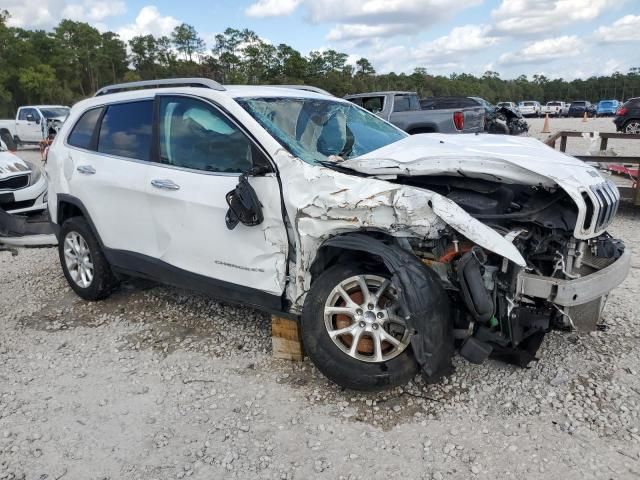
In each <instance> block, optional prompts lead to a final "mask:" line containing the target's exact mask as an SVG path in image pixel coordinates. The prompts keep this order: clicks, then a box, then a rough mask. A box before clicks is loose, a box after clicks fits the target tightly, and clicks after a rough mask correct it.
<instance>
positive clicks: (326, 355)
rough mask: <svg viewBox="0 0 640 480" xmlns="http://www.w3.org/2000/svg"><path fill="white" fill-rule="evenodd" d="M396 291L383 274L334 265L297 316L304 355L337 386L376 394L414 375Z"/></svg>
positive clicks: (372, 270) (321, 279) (386, 273)
mask: <svg viewBox="0 0 640 480" xmlns="http://www.w3.org/2000/svg"><path fill="white" fill-rule="evenodd" d="M400 311H401V305H400V304H399V299H398V296H397V293H396V289H395V287H394V285H393V284H392V282H391V280H390V279H389V274H388V272H386V271H384V270H383V269H379V270H376V269H367V268H364V267H362V266H358V265H350V264H347V265H341V264H340V265H335V266H333V267H331V268H329V269H328V270H326V271H325V272H323V273H322V274H321V275H320V276H319V277H318V279H317V280H316V281H315V282H314V283H313V285H312V286H311V290H310V291H309V293H308V294H307V297H306V300H305V303H304V308H303V311H302V320H301V323H302V339H303V342H304V347H305V352H306V353H307V354H308V355H309V357H310V358H311V360H312V361H313V362H314V364H315V365H316V367H318V369H319V370H320V371H321V372H322V373H323V374H324V375H326V376H327V377H328V378H329V379H330V380H332V381H333V382H335V383H337V384H338V385H340V386H342V387H345V388H350V389H354V390H363V391H376V390H383V389H386V388H390V387H394V386H397V385H401V384H404V383H406V382H407V381H409V380H410V379H411V378H412V377H413V376H414V375H415V374H416V373H417V370H418V364H417V363H416V361H415V359H414V358H413V354H412V352H411V345H410V337H411V335H410V331H409V329H408V328H407V326H406V324H405V322H404V319H403V317H402V316H401V314H400Z"/></svg>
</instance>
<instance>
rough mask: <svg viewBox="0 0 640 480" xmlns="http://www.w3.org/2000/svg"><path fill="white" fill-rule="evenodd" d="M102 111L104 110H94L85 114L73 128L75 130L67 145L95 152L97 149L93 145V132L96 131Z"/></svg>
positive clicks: (70, 135) (72, 131)
mask: <svg viewBox="0 0 640 480" xmlns="http://www.w3.org/2000/svg"><path fill="white" fill-rule="evenodd" d="M102 110H103V109H102V108H93V109H91V110H87V111H86V112H84V113H83V114H82V116H81V117H80V119H79V120H78V121H77V122H76V124H75V125H74V126H73V130H71V133H70V134H69V137H68V138H67V143H68V144H69V145H72V146H74V147H78V148H86V149H88V150H94V149H95V147H94V145H93V144H92V140H93V132H94V131H95V128H96V123H98V119H99V118H100V114H101V113H102Z"/></svg>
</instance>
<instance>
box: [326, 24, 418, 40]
mask: <svg viewBox="0 0 640 480" xmlns="http://www.w3.org/2000/svg"><path fill="white" fill-rule="evenodd" d="M416 30H417V26H416V25H403V24H398V25H365V24H350V23H341V24H339V25H336V26H335V27H334V28H332V29H331V31H330V32H329V33H328V34H327V37H326V38H327V40H330V41H340V40H362V39H370V38H381V37H393V36H395V35H400V34H409V33H415V31H416Z"/></svg>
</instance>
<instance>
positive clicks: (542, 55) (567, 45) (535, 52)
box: [499, 35, 584, 65]
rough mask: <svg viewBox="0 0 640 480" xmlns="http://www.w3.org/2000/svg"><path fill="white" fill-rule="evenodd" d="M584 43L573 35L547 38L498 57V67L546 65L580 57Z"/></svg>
mask: <svg viewBox="0 0 640 480" xmlns="http://www.w3.org/2000/svg"><path fill="white" fill-rule="evenodd" d="M583 48H584V42H583V41H581V40H580V39H579V38H578V37H577V36H575V35H563V36H562V37H555V38H547V39H545V40H540V41H538V42H531V43H529V44H527V46H525V47H524V48H523V49H522V50H519V51H517V52H511V53H505V54H503V55H501V56H500V59H499V63H500V65H509V64H511V65H519V64H526V63H546V62H550V61H552V60H556V59H558V58H565V57H575V56H577V55H580V54H581V53H582V51H583Z"/></svg>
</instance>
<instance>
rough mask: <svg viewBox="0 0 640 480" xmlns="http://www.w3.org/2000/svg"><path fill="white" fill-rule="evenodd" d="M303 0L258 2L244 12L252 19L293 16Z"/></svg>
mask: <svg viewBox="0 0 640 480" xmlns="http://www.w3.org/2000/svg"><path fill="white" fill-rule="evenodd" d="M300 1H301V0H258V1H257V2H256V3H253V4H251V5H249V7H247V9H246V10H245V11H244V12H245V13H246V14H247V15H248V16H250V17H279V16H283V15H291V14H292V13H293V11H294V10H295V9H296V8H298V5H300Z"/></svg>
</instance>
